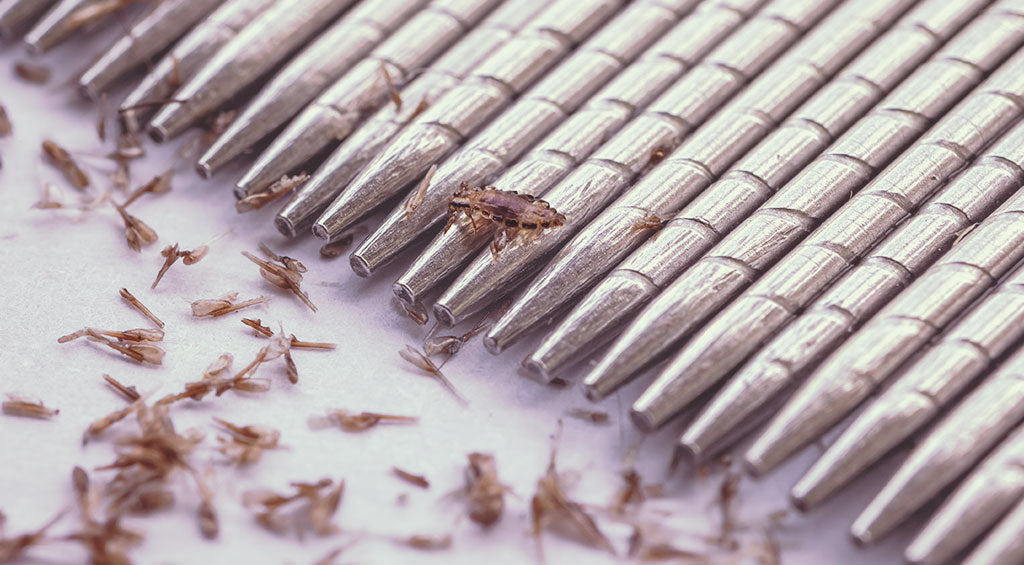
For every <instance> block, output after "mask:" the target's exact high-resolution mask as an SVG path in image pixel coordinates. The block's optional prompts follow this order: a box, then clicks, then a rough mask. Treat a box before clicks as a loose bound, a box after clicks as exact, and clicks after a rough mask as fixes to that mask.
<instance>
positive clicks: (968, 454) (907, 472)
mask: <svg viewBox="0 0 1024 565" xmlns="http://www.w3.org/2000/svg"><path fill="white" fill-rule="evenodd" d="M1017 229H1020V228H1019V227H1018V228H1017ZM1022 418H1024V349H1021V350H1018V351H1017V352H1016V353H1014V354H1013V356H1011V357H1010V358H1009V359H1008V360H1007V361H1005V362H1004V363H1003V364H1002V365H1000V367H999V368H998V369H997V370H996V372H995V373H993V374H992V375H991V376H990V377H988V379H987V380H986V381H985V382H984V383H982V384H981V385H980V386H979V387H978V388H977V389H975V390H974V391H972V392H971V393H970V394H968V395H967V396H966V397H964V399H963V400H961V401H960V403H959V404H957V405H956V406H955V407H954V408H953V409H952V411H950V412H949V413H948V414H947V415H946V416H945V417H944V418H943V419H942V420H940V421H939V422H938V423H937V424H936V425H935V427H934V428H932V430H931V431H930V432H929V433H928V435H926V436H925V438H924V439H923V440H922V441H921V442H920V443H919V444H918V445H917V447H915V448H914V450H913V451H912V452H911V454H910V456H909V457H908V458H907V459H906V461H904V462H903V464H902V465H900V468H899V469H898V470H897V471H896V473H895V474H894V475H893V476H892V478H891V479H890V480H889V482H888V483H886V485H885V487H883V488H882V490H881V492H879V493H878V495H877V496H875V498H874V499H873V500H872V501H871V503H870V504H868V506H867V508H865V509H864V511H863V512H862V513H861V514H860V516H858V517H857V519H856V520H855V521H854V523H853V526H852V527H851V529H850V531H851V533H852V534H853V537H854V538H855V539H856V540H857V541H858V542H860V543H863V544H870V543H874V542H875V541H877V540H878V539H879V538H881V537H882V536H884V535H885V534H886V533H888V532H889V531H891V530H892V529H893V528H895V527H896V526H898V525H899V524H900V523H902V522H903V521H904V520H906V519H907V518H908V517H910V515H912V514H913V513H914V512H916V511H917V510H919V509H920V508H921V507H923V506H924V505H925V504H927V503H928V502H929V501H931V500H932V498H934V497H935V496H936V495H938V494H939V493H941V492H942V491H943V490H944V489H945V488H946V487H948V486H950V485H951V484H952V483H953V482H954V481H955V480H956V479H957V478H959V477H960V476H961V475H963V474H964V473H965V472H966V471H967V470H968V469H970V468H971V467H972V466H974V464H975V463H977V462H978V461H979V460H980V459H981V458H982V457H984V456H985V454H986V453H987V452H988V451H989V450H990V449H991V448H992V447H993V446H994V445H996V444H997V443H998V442H999V440H1001V439H1002V438H1003V437H1004V436H1005V435H1006V434H1007V433H1008V432H1009V431H1010V430H1012V429H1013V428H1014V427H1016V426H1017V425H1018V424H1019V423H1020V421H1021V419H1022Z"/></svg>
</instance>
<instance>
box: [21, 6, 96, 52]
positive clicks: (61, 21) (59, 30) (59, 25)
mask: <svg viewBox="0 0 1024 565" xmlns="http://www.w3.org/2000/svg"><path fill="white" fill-rule="evenodd" d="M40 3H43V2H40ZM103 5H104V0H60V1H59V2H57V3H56V4H54V5H53V7H52V8H50V10H49V11H48V12H46V15H44V16H43V18H42V19H41V20H39V21H38V22H36V24H35V26H33V27H32V29H30V30H29V31H28V33H27V34H26V35H25V45H26V46H27V47H28V49H29V51H30V52H31V53H33V54H41V53H45V52H46V51H49V50H50V49H52V48H54V47H56V46H57V45H58V44H60V43H62V42H63V41H64V40H65V39H67V38H69V37H71V35H72V34H73V33H75V32H76V31H77V30H78V29H80V28H81V27H82V26H83V25H86V24H87V23H92V21H93V20H94V19H102V18H104V17H106V16H107V15H109V14H110V13H112V11H105V10H104V11H97V9H99V8H102V7H103ZM94 11H95V14H93V12H94Z"/></svg>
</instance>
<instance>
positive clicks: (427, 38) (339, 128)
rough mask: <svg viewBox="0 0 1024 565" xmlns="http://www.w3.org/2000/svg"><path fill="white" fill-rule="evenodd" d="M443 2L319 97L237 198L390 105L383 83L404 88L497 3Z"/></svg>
mask: <svg viewBox="0 0 1024 565" xmlns="http://www.w3.org/2000/svg"><path fill="white" fill-rule="evenodd" d="M445 4H446V3H438V4H437V5H434V4H431V5H430V6H427V7H426V8H425V9H423V10H421V11H420V12H419V13H417V14H416V15H415V16H414V17H412V18H411V19H410V20H409V21H408V22H406V23H405V24H404V25H403V26H401V27H400V28H398V29H397V30H395V31H394V33H392V34H391V35H390V36H389V37H388V39H387V40H386V41H384V42H383V43H381V44H380V45H378V46H377V48H375V49H374V50H373V52H372V53H371V54H370V56H369V57H367V58H365V59H363V60H362V61H360V62H359V63H358V64H356V65H355V66H353V67H352V68H351V69H349V71H348V72H346V73H345V74H344V76H342V77H341V78H340V79H338V80H337V81H335V82H334V83H333V84H332V85H331V86H330V87H328V88H327V89H326V90H325V91H324V92H323V93H321V94H320V96H318V97H317V98H316V99H315V100H314V101H313V102H312V103H311V104H310V105H309V106H307V107H306V109H305V110H303V111H302V112H301V113H300V114H299V115H298V116H297V117H296V118H295V119H294V120H293V121H292V122H291V123H290V124H289V125H288V126H287V127H286V128H285V129H284V131H283V132H282V133H281V134H280V135H278V136H277V138H276V139H275V140H274V141H273V142H272V143H271V144H270V146H269V147H268V148H267V149H266V150H265V151H264V152H263V153H262V154H261V155H260V157H259V159H257V161H256V163H255V164H254V165H253V166H252V167H251V168H250V169H249V171H248V172H246V174H245V175H244V176H243V177H242V178H241V179H240V180H239V181H238V183H236V190H235V194H236V196H237V195H244V194H255V193H258V192H262V191H264V190H266V189H267V187H269V186H270V185H271V184H272V183H273V182H274V181H275V180H276V179H278V178H280V177H281V175H285V174H288V173H289V172H291V171H293V170H295V169H297V168H299V167H301V166H302V165H303V164H305V163H313V162H316V161H318V160H319V158H320V157H323V156H326V155H325V154H326V153H327V152H328V151H329V150H332V149H335V148H336V146H337V145H338V144H340V143H341V142H342V141H344V140H345V139H346V138H347V137H348V136H349V135H350V134H351V133H352V132H353V131H354V130H355V129H356V127H357V126H358V125H359V124H360V123H361V122H362V121H363V119H364V117H365V115H366V114H367V113H368V112H370V111H373V110H376V109H377V108H379V107H381V106H383V105H384V104H386V103H388V102H389V101H391V94H392V91H391V89H390V88H389V87H388V82H389V81H388V80H387V79H390V82H391V83H392V84H405V83H406V82H407V81H408V80H409V78H410V76H411V74H412V72H413V71H414V70H415V69H418V68H421V67H424V66H426V65H428V64H430V62H431V61H433V60H434V59H435V58H436V57H437V56H439V55H440V54H441V53H443V52H444V51H445V50H447V49H448V48H449V46H450V45H451V44H452V43H454V42H455V41H457V40H458V39H459V38H461V37H462V36H463V35H464V34H465V33H466V31H467V30H469V29H471V28H473V27H474V26H475V25H476V24H477V22H479V21H480V20H481V19H482V18H483V17H484V16H485V15H486V14H487V12H488V11H490V9H492V8H493V7H494V6H495V5H496V4H497V0H470V1H466V2H460V3H457V4H456V5H454V6H446V5H445ZM385 74H386V75H387V76H386V77H385ZM411 103H412V104H416V103H415V102H411ZM315 232H316V230H315V229H314V233H315ZM334 235H337V234H334ZM330 238H331V236H328V237H327V239H330Z"/></svg>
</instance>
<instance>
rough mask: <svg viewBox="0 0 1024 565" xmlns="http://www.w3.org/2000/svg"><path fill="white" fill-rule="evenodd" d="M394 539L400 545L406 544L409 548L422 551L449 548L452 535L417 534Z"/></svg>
mask: <svg viewBox="0 0 1024 565" xmlns="http://www.w3.org/2000/svg"><path fill="white" fill-rule="evenodd" d="M395 541H396V542H398V543H400V544H402V545H407V546H409V547H411V548H414V549H421V550H424V551H433V550H439V549H451V547H452V536H451V535H450V534H444V535H437V536H432V535H423V534H417V535H413V536H409V537H407V538H396V539H395Z"/></svg>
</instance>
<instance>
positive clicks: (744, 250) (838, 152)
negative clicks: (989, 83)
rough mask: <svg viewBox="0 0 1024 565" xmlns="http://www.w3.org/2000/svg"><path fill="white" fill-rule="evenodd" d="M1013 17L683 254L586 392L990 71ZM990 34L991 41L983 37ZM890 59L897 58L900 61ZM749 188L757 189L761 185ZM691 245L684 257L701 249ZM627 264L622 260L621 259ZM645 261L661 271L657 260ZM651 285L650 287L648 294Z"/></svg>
mask: <svg viewBox="0 0 1024 565" xmlns="http://www.w3.org/2000/svg"><path fill="white" fill-rule="evenodd" d="M961 16H962V15H961ZM1015 18H1016V16H1010V15H1007V14H1004V13H1003V10H991V11H990V12H987V13H986V14H985V15H984V16H982V17H981V18H979V20H978V21H977V23H975V24H972V25H971V26H969V27H968V28H967V29H966V30H964V32H963V33H961V34H958V35H957V37H955V38H954V39H953V40H952V41H951V42H950V43H949V44H948V45H947V46H946V47H944V48H943V49H942V50H940V52H939V53H937V54H936V56H935V57H933V58H932V60H931V61H929V62H928V63H927V64H925V65H924V66H922V67H920V68H918V69H917V71H916V72H914V73H913V74H912V75H911V76H910V77H908V78H907V80H905V81H903V82H902V83H901V84H900V85H899V86H898V87H897V88H896V89H895V90H893V91H892V93H890V94H889V95H888V96H886V97H885V99H883V100H882V101H881V102H880V103H878V104H877V105H876V106H875V108H874V109H873V110H872V111H871V112H870V113H869V114H868V115H867V116H865V117H863V118H862V119H860V120H858V121H857V123H855V124H854V125H853V126H852V127H850V129H849V130H847V131H846V133H845V134H843V135H842V136H841V137H840V138H839V139H838V140H836V141H835V142H834V143H832V145H830V146H829V148H828V149H826V150H825V152H824V153H822V154H821V155H819V156H818V157H817V158H815V159H814V161H812V162H811V163H810V164H809V165H807V166H806V167H804V168H802V169H801V170H800V172H799V173H798V174H797V175H796V176H795V177H794V178H793V179H792V180H790V181H789V182H787V183H785V184H784V185H783V186H782V187H781V188H779V189H778V191H777V192H776V193H775V194H774V195H773V196H772V197H771V198H770V199H769V200H768V201H767V202H765V204H764V205H763V206H761V208H759V209H757V210H756V211H754V212H753V213H752V214H749V216H748V217H747V218H746V219H745V220H743V222H742V223H740V224H739V225H738V226H736V228H734V229H733V230H732V231H731V232H730V233H729V234H728V235H726V236H725V237H724V238H723V239H722V241H721V242H719V243H718V244H717V245H715V246H714V247H712V248H711V249H710V250H709V251H708V252H707V253H706V255H705V256H704V257H701V258H700V259H699V260H697V261H696V262H695V263H693V265H692V266H689V267H688V268H686V263H683V264H682V265H681V267H683V268H685V270H684V271H683V272H682V274H681V275H680V276H679V277H678V278H677V279H676V280H675V281H674V282H672V283H671V284H670V285H669V286H668V287H667V288H666V289H665V291H664V292H662V293H661V294H660V295H659V296H658V297H657V298H655V299H654V300H653V301H651V303H650V304H648V305H647V307H646V308H644V309H643V310H642V311H641V312H640V313H639V314H638V315H637V317H636V318H635V319H634V320H633V321H632V323H630V324H629V325H628V326H627V327H626V329H625V331H624V332H623V334H622V335H621V336H620V337H619V338H618V339H617V340H616V341H615V342H614V343H613V344H612V345H611V347H610V348H609V349H608V352H607V353H606V354H605V355H604V356H603V357H602V358H601V360H600V361H599V362H598V364H597V366H596V367H594V369H593V370H591V371H590V373H589V374H588V375H587V377H586V379H585V380H584V386H585V391H586V393H587V395H588V397H590V398H592V399H599V398H603V397H605V396H607V395H608V394H610V393H611V392H612V391H614V390H616V389H617V388H618V387H619V386H621V385H622V384H624V383H626V382H627V381H629V380H630V379H632V378H633V377H634V376H636V374H637V373H638V372H639V371H640V370H642V369H643V368H645V367H646V366H648V365H650V364H652V363H653V362H655V361H657V360H658V359H659V358H660V357H661V356H662V355H664V354H665V353H666V352H668V351H670V349H671V348H672V347H673V346H674V345H675V344H676V343H677V342H678V341H679V340H681V339H682V338H684V337H686V336H688V335H689V334H690V332H691V331H693V330H694V329H696V328H698V327H700V326H699V324H701V323H702V322H703V321H704V320H705V319H706V318H707V317H708V316H709V315H711V314H712V313H714V312H717V311H720V310H721V308H722V307H723V305H725V304H727V303H728V302H729V301H730V300H731V299H732V298H733V297H734V296H736V294H737V293H739V291H741V290H742V289H743V288H744V287H745V286H746V285H748V284H749V283H750V282H751V281H752V280H753V279H756V277H757V276H758V275H760V273H762V272H763V271H764V270H765V269H766V268H767V267H768V266H770V265H771V264H772V263H773V262H774V261H776V260H777V259H779V258H780V257H781V256H782V255H783V254H784V253H785V252H787V251H788V250H789V249H791V248H792V247H793V246H794V245H795V244H796V243H798V242H799V241H800V239H801V238H803V237H804V236H805V235H806V234H807V233H809V232H811V231H812V230H813V229H814V227H816V225H817V224H818V222H820V221H821V220H822V219H823V218H825V217H827V216H828V215H829V214H831V213H832V212H833V211H834V210H835V209H836V208H837V207H838V206H839V205H840V204H841V203H842V202H843V201H845V200H846V199H848V198H849V196H850V195H851V194H852V193H854V192H855V191H856V190H858V189H860V188H861V187H863V186H864V185H865V184H866V183H867V182H868V180H870V178H871V176H873V175H874V174H875V172H876V171H878V170H880V169H881V168H882V167H884V166H885V165H886V164H887V163H888V162H889V160H891V159H892V158H894V157H895V156H896V155H898V154H899V152H900V151H902V150H903V149H905V148H906V147H907V146H909V145H910V144H911V142H913V141H914V140H915V139H916V138H917V137H918V136H919V135H921V133H923V132H924V130H925V129H927V127H928V125H930V123H931V120H935V119H937V118H938V117H939V116H942V114H943V113H945V111H946V110H948V109H949V107H950V106H952V105H953V104H954V103H955V102H956V101H957V100H959V98H960V97H962V96H963V95H964V94H966V93H967V92H968V91H969V90H970V89H971V88H972V87H974V86H976V85H977V84H978V83H979V82H980V81H981V80H982V79H983V78H984V75H983V73H979V72H978V68H980V69H983V70H985V71H989V70H991V69H992V68H993V67H994V66H996V65H997V64H998V63H999V62H1001V61H1002V60H1003V59H1004V58H1005V57H1007V56H1008V55H1009V54H1010V53H1011V52H1013V50H1014V49H1015V48H1016V45H1017V43H1016V42H1017V41H1018V39H1017V37H1018V35H1019V34H1020V32H1019V30H1018V29H1017V27H1015V26H1016V25H1017V21H1016V19H1015ZM957 19H960V18H957ZM990 38H991V39H992V41H988V39H990ZM1004 41H1005V42H1009V44H1007V43H1005V42H1004ZM884 60H889V59H884ZM964 61H969V62H970V63H974V64H976V65H977V66H974V65H970V64H966V63H965V62H964ZM897 64H899V65H902V61H900V62H899V63H897ZM908 68H912V67H908ZM869 76H873V75H869ZM939 85H941V86H939ZM865 86H868V84H865ZM823 102H824V101H823ZM753 188H754V189H755V190H758V191H763V190H764V189H763V187H762V186H760V185H753ZM812 196H813V197H812ZM761 198H764V196H762V197H761ZM726 227H727V226H726ZM706 237H710V236H706ZM659 240H661V237H658V238H655V239H653V240H651V245H656V244H657V242H658V241H659ZM648 247H650V245H649V246H648ZM684 249H687V250H689V248H684ZM694 251H695V253H694V255H693V256H691V257H695V256H697V254H698V253H700V252H701V251H702V249H700V248H698V249H695V250H694ZM647 252H648V251H647V250H645V249H644V248H641V249H639V250H637V252H636V255H635V257H637V258H639V259H641V260H643V259H644V258H645V255H644V254H645V253H647ZM646 257H653V255H646ZM687 259H689V260H692V259H690V258H687ZM635 264H637V263H633V261H632V260H629V259H627V261H626V265H635ZM648 270H653V271H654V272H656V273H658V272H662V271H661V269H660V268H658V267H655V268H654V269H648ZM667 274H668V275H669V276H667V277H665V278H662V279H660V280H659V281H658V282H662V281H665V282H667V281H669V280H671V278H670V277H671V273H667ZM654 290H655V289H651V293H652V294H653V293H654V292H653V291H654ZM737 329H738V328H737ZM744 329H746V328H744ZM748 345H751V346H753V345H757V344H756V343H753V344H748ZM665 416H666V417H667V416H669V415H665ZM640 423H641V425H642V424H643V423H642V422H640Z"/></svg>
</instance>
